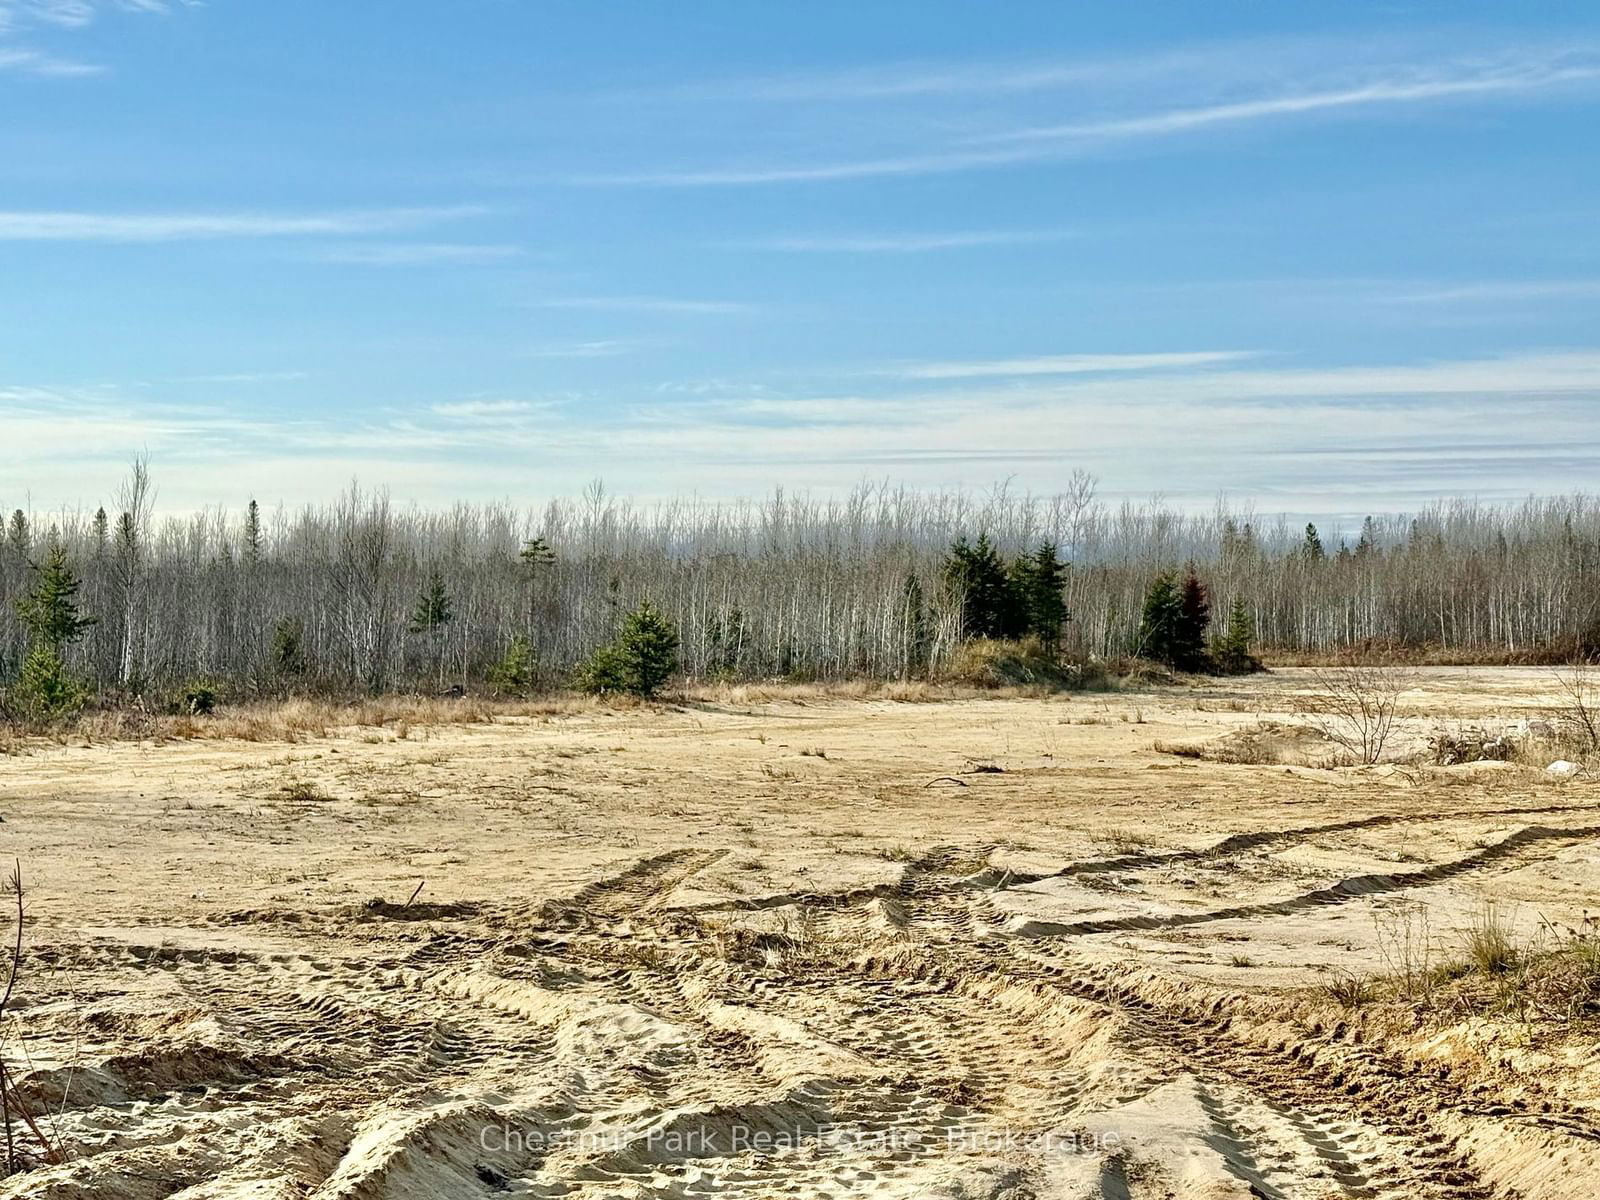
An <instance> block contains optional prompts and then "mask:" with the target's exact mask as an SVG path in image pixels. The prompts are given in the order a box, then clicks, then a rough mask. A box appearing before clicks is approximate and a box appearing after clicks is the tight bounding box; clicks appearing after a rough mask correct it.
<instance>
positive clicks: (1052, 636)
mask: <svg viewBox="0 0 1600 1200" xmlns="http://www.w3.org/2000/svg"><path fill="white" fill-rule="evenodd" d="M1024 561H1025V562H1026V563H1027V570H1026V572H1025V573H1024V576H1023V579H1024V581H1025V586H1026V591H1025V592H1024V593H1023V605H1024V608H1025V609H1026V612H1027V625H1028V632H1029V633H1031V634H1033V636H1034V637H1036V638H1038V639H1039V644H1040V645H1041V646H1043V647H1044V650H1045V652H1046V653H1047V654H1051V655H1054V654H1055V653H1056V651H1057V650H1058V649H1059V647H1060V645H1061V627H1062V626H1063V625H1065V624H1066V623H1067V621H1068V619H1069V615H1068V613H1067V601H1066V597H1065V595H1064V593H1065V591H1066V587H1067V564H1066V563H1064V562H1062V561H1061V560H1060V559H1059V558H1058V557H1056V548H1055V546H1054V545H1052V544H1051V543H1049V542H1041V543H1040V544H1039V548H1038V549H1037V550H1035V551H1034V552H1033V554H1032V556H1030V557H1028V558H1026V559H1025V560H1024Z"/></svg>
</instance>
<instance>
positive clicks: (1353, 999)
mask: <svg viewBox="0 0 1600 1200" xmlns="http://www.w3.org/2000/svg"><path fill="white" fill-rule="evenodd" d="M1321 991H1322V994H1323V995H1325V996H1326V997H1327V998H1328V999H1329V1000H1332V1001H1333V1002H1334V1003H1335V1004H1337V1005H1338V1006H1339V1007H1340V1008H1362V1007H1364V1006H1365V1005H1368V1004H1371V1003H1372V1002H1373V1001H1375V1000H1376V999H1377V998H1378V989H1377V988H1376V987H1375V986H1374V985H1373V982H1372V980H1370V979H1369V978H1367V977H1366V976H1365V975H1357V974H1356V973H1355V972H1354V971H1347V970H1344V969H1343V968H1341V967H1331V968H1329V978H1328V980H1327V982H1326V983H1324V984H1323V985H1322V988H1321Z"/></svg>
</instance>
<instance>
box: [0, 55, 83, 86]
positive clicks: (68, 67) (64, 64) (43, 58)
mask: <svg viewBox="0 0 1600 1200" xmlns="http://www.w3.org/2000/svg"><path fill="white" fill-rule="evenodd" d="M102 70H104V68H103V67H100V66H97V65H96V64H94V63H86V62H79V61H78V60H76V59H72V58H60V57H58V56H56V55H54V54H45V53H44V52H43V51H40V50H22V49H5V48H0V71H11V72H14V73H16V74H19V75H37V76H39V77H40V78H43V79H71V78H75V77H77V76H82V75H98V74H100V73H101V71H102Z"/></svg>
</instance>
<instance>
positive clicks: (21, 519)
mask: <svg viewBox="0 0 1600 1200" xmlns="http://www.w3.org/2000/svg"><path fill="white" fill-rule="evenodd" d="M6 545H7V546H8V547H9V548H10V550H11V553H13V554H15V555H16V556H17V557H18V558H20V559H24V560H25V559H26V558H27V557H28V551H29V549H30V548H31V547H32V545H33V537H32V534H31V533H30V531H29V529H28V514H27V513H25V512H23V511H22V510H21V509H20V508H19V509H17V510H15V511H14V512H13V513H12V514H11V524H10V526H9V527H8V528H7V529H6Z"/></svg>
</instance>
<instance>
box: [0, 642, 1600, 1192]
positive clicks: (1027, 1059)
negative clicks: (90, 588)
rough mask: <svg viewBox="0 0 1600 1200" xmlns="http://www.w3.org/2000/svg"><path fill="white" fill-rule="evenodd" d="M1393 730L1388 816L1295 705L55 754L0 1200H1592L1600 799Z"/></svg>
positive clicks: (1464, 692)
mask: <svg viewBox="0 0 1600 1200" xmlns="http://www.w3.org/2000/svg"><path fill="white" fill-rule="evenodd" d="M1410 682H1411V686H1409V687H1408V688H1407V690H1406V691H1405V692H1404V694H1403V695H1402V696H1401V697H1400V702H1399V705H1398V712H1397V717H1396V728H1395V731H1394V740H1393V744H1392V746H1391V749H1390V752H1389V753H1388V755H1387V756H1386V757H1387V759H1388V761H1385V762H1383V763H1381V764H1379V765H1376V766H1352V765H1338V764H1339V755H1338V754H1337V750H1338V747H1336V746H1333V745H1331V744H1329V743H1327V742H1326V741H1325V740H1322V739H1320V738H1319V736H1318V735H1317V734H1316V733H1315V731H1312V730H1309V729H1308V727H1307V726H1306V725H1305V724H1304V720H1303V717H1304V714H1303V709H1304V707H1305V704H1304V702H1305V699H1306V697H1307V696H1308V695H1312V694H1314V690H1315V686H1316V680H1315V678H1314V676H1313V675H1312V674H1311V673H1309V672H1296V671H1283V672H1278V673H1275V674H1273V675H1270V676H1263V677H1253V678H1250V679H1245V680H1228V681H1221V682H1219V681H1205V682H1199V681H1197V682H1196V683H1195V684H1194V685H1193V686H1185V687H1179V688H1171V687H1168V688H1162V689H1157V690H1151V689H1148V688H1145V689H1139V688H1133V689H1131V690H1126V691H1109V692H1103V693H1094V694H1072V695H1067V694H1059V693H1058V694H1050V695H1045V696H1033V695H1029V694H1024V693H1005V692H998V691H993V690H989V691H974V690H966V691H962V690H960V689H956V688H935V687H932V686H931V685H925V684H916V685H881V686H878V687H868V686H865V685H862V686H855V687H842V688H828V689H817V688H797V687H790V686H773V687H768V688H763V687H759V686H755V685H737V686H727V687H720V688H710V689H705V690H701V691H696V692H693V693H690V694H687V695H684V696H682V697H676V698H674V699H673V700H672V701H671V702H668V703H661V704H656V705H630V706H622V707H612V706H609V705H602V704H598V703H596V702H594V701H591V700H587V699H577V698H571V699H569V698H558V699H555V700H550V701H541V702H537V703H534V702H528V703H522V704H498V703H496V704H489V703H487V702H481V701H476V700H473V699H470V698H468V699H466V700H464V701H448V700H410V701H401V700H384V701H374V702H371V703H370V704H366V705H362V706H338V705H317V704H303V703H297V704H293V705H289V706H284V707H280V708H263V709H260V710H245V711H242V712H235V713H223V714H221V715H219V716H217V717H216V718H212V719H210V720H209V721H207V720H204V719H201V718H193V719H180V718H172V719H170V720H172V721H173V722H176V723H175V724H172V725H152V726H151V727H149V728H147V729H144V730H134V731H132V732H135V733H142V734H143V735H146V736H144V738H143V740H117V739H116V737H115V736H114V735H116V734H117V733H118V731H117V730H102V731H91V733H90V738H89V740H90V744H88V745H84V744H82V743H81V741H79V740H78V738H77V737H76V736H74V738H73V739H71V740H70V741H69V743H68V744H60V743H56V742H52V741H50V740H48V739H34V740H31V741H30V742H28V744H27V745H25V746H22V747H19V750H20V751H21V752H20V753H18V754H16V755H14V756H12V757H9V758H6V759H4V760H0V817H3V818H4V821H3V823H0V839H3V844H0V852H3V854H4V856H6V857H11V856H17V857H22V858H23V859H24V865H25V870H26V872H27V877H28V879H29V881H30V882H29V888H30V890H29V900H28V925H27V929H26V935H27V936H26V944H25V950H24V958H23V974H22V976H21V977H20V982H19V985H18V998H17V1000H16V1001H15V1002H14V1003H13V1004H12V1005H11V1006H10V1007H9V1008H8V1009H7V1018H6V1023H5V1027H4V1042H3V1043H0V1044H3V1047H4V1053H5V1055H6V1060H5V1061H6V1062H7V1064H8V1067H9V1069H11V1070H12V1071H13V1072H14V1073H15V1077H16V1079H17V1081H18V1093H17V1094H18V1096H20V1097H22V1098H23V1099H24V1100H25V1101H26V1102H27V1103H28V1104H29V1106H30V1110H31V1111H35V1112H48V1113H49V1114H50V1116H51V1119H52V1121H53V1125H52V1129H55V1130H58V1131H59V1134H60V1137H61V1139H62V1144H63V1146H64V1147H65V1150H66V1153H67V1156H68V1158H67V1161H65V1162H61V1163H56V1164H53V1165H52V1164H48V1163H41V1164H40V1165H38V1166H37V1167H35V1168H34V1169H33V1170H30V1171H29V1172H27V1173H25V1174H21V1175H17V1176H15V1177H13V1178H12V1179H10V1180H9V1181H5V1182H4V1183H0V1197H4V1196H16V1197H28V1198H29V1200H43V1198H45V1197H50V1198H51V1200H57V1198H81V1200H89V1198H91V1197H92V1198H95V1200H100V1198H107V1200H110V1198H118V1200H122V1198H129V1200H143V1198H147V1197H148V1198H150V1200H154V1198H156V1197H163V1198H165V1197H181V1198H182V1200H244V1198H245V1197H272V1198H273V1200H280V1198H281V1200H287V1198H289V1197H305V1196H312V1197H317V1198H318V1200H358V1198H359V1200H412V1198H416V1200H434V1198H436V1197H451V1198H454V1197H484V1198H489V1197H494V1196H498V1195H505V1194H510V1195H547V1196H556V1195H560V1196H573V1197H596V1198H599V1197H604V1198H607V1200H610V1198H612V1197H667V1196H673V1197H685V1196H694V1195H711V1194H715V1195H727V1196H748V1197H752V1198H756V1197H759V1198H765V1197H770V1196H776V1195H789V1196H798V1197H824V1196H846V1195H884V1196H908V1197H909V1196H922V1197H940V1198H944V1200H954V1198H956V1197H979V1196H982V1197H995V1198H999V1197H1012V1198H1016V1197H1023V1196H1067V1197H1092V1196H1114V1197H1130V1198H1133V1200H1153V1198H1155V1197H1174V1196H1181V1197H1186V1198H1187V1197H1191V1196H1193V1197H1238V1198H1240V1200H1244V1198H1247V1197H1252V1198H1253V1197H1261V1196H1269V1197H1296V1198H1298V1197H1318V1198H1320V1197H1342V1196H1380V1197H1390V1198H1393V1200H1401V1198H1409V1197H1469V1196H1470V1197H1501V1198H1504V1200H1512V1197H1521V1198H1523V1200H1536V1198H1541V1197H1552V1198H1554V1197H1561V1198H1563V1200H1564V1198H1566V1197H1571V1196H1579V1195H1588V1194H1592V1193H1593V1192H1595V1191H1596V1190H1597V1189H1600V1150H1597V1149H1596V1147H1597V1146H1600V1118H1597V1115H1596V1113H1595V1106H1596V1104H1597V1103H1600V1066H1597V1065H1596V1064H1597V1061H1600V1060H1597V1059H1596V1056H1595V1055H1594V1053H1593V1051H1594V1047H1595V1045H1596V1042H1597V1041H1600V1010H1597V1003H1600V997H1597V980H1600V949H1597V946H1600V942H1597V939H1596V931H1595V927H1594V921H1593V914H1592V913H1590V912H1589V911H1588V906H1589V905H1590V904H1591V903H1592V897H1593V896H1594V895H1596V894H1597V889H1600V858H1597V856H1596V850H1597V848H1600V803H1597V801H1600V793H1597V792H1596V791H1595V784H1594V783H1593V782H1592V781H1591V779H1592V776H1591V775H1590V774H1589V773H1588V772H1587V771H1584V772H1580V773H1579V774H1577V775H1575V776H1573V777H1571V778H1564V779H1563V778H1555V777H1552V776H1549V775H1547V774H1546V773H1545V772H1544V771H1543V770H1542V767H1543V765H1544V764H1543V761H1541V760H1542V759H1543V758H1544V756H1545V755H1546V754H1550V756H1551V757H1554V753H1553V750H1554V743H1555V741H1556V740H1557V739H1555V738H1547V737H1545V736H1544V735H1542V734H1539V735H1537V736H1531V735H1530V734H1529V732H1528V731H1529V730H1530V729H1537V728H1538V727H1537V725H1525V724H1522V723H1523V722H1548V723H1549V724H1550V727H1551V730H1552V733H1555V732H1556V731H1558V730H1559V729H1563V728H1565V727H1564V725H1563V718H1562V710H1561V694H1560V689H1559V688H1558V687H1557V686H1556V685H1555V684H1554V682H1553V680H1552V677H1551V675H1550V673H1549V672H1547V671H1540V670H1532V669H1492V670H1491V669H1481V670H1470V669H1456V670H1447V669H1434V670H1423V671H1420V672H1418V673H1417V674H1416V676H1415V677H1413V678H1412V680H1411V681H1410ZM904 701H919V702H918V703H905V702H904ZM161 720H162V721H167V720H168V719H167V718H162V719H161ZM185 721H187V722H188V723H187V724H185V723H183V722H185ZM1443 727H1448V728H1451V729H1458V730H1464V729H1468V728H1477V729H1483V730H1487V731H1491V732H1495V733H1497V734H1498V733H1502V732H1505V731H1508V730H1509V731H1511V733H1512V734H1513V735H1514V736H1515V738H1516V740H1517V745H1518V747H1519V750H1518V753H1517V754H1516V755H1513V756H1512V758H1511V759H1510V760H1509V761H1498V760H1491V761H1477V762H1467V763H1463V764H1461V765H1457V766H1440V765H1437V764H1435V763H1434V762H1433V761H1432V757H1433V754H1432V749H1431V741H1432V739H1433V738H1434V736H1435V735H1436V733H1437V731H1438V730H1439V729H1440V728H1443ZM154 733H160V734H161V735H162V736H163V737H165V738H166V739H168V740H165V741H160V740H155V738H154V737H152V736H149V735H152V734H154ZM1561 736H1564V735H1561ZM1563 749H1565V747H1563ZM1175 750H1177V751H1180V753H1174V751H1175Z"/></svg>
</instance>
